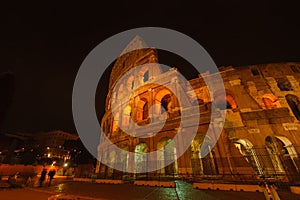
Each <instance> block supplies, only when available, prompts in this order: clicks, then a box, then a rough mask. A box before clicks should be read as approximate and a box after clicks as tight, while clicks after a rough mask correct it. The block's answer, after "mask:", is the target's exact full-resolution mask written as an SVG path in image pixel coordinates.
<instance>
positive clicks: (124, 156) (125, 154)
mask: <svg viewBox="0 0 300 200" xmlns="http://www.w3.org/2000/svg"><path fill="white" fill-rule="evenodd" d="M121 149H122V150H124V151H121V153H120V162H121V164H122V165H123V172H124V173H127V171H128V164H129V146H128V145H126V146H124V147H122V148H121Z"/></svg>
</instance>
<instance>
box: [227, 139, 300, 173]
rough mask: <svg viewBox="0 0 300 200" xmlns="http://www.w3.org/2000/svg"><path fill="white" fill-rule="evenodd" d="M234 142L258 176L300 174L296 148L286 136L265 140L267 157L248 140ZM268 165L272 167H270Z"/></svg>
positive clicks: (234, 140)
mask: <svg viewBox="0 0 300 200" xmlns="http://www.w3.org/2000/svg"><path fill="white" fill-rule="evenodd" d="M232 142H233V144H234V146H235V148H237V149H238V151H239V152H240V154H241V155H242V156H243V157H244V159H245V161H246V162H247V163H249V165H251V166H252V168H253V170H254V171H255V172H256V173H257V174H258V175H261V176H266V175H271V174H291V173H296V174H299V172H300V171H299V170H300V166H299V164H300V163H299V158H298V154H297V152H296V150H295V147H294V146H293V144H292V143H291V141H290V140H289V139H288V138H286V137H284V136H267V137H266V138H265V148H266V152H267V155H265V154H264V153H262V149H256V148H254V146H253V144H252V143H251V142H250V141H249V140H247V139H233V140H232ZM257 150H258V151H259V152H257ZM268 163H271V164H272V165H271V166H270V165H268ZM293 178H295V177H293Z"/></svg>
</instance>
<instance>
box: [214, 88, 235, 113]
mask: <svg viewBox="0 0 300 200" xmlns="http://www.w3.org/2000/svg"><path fill="white" fill-rule="evenodd" d="M225 92H226V93H224V92H223V91H216V92H215V93H214V101H215V104H216V107H217V108H219V109H235V108H237V107H238V106H237V103H236V101H235V99H234V95H233V94H232V93H231V92H230V91H228V90H225ZM225 100H226V101H225Z"/></svg>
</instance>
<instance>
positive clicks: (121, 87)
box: [117, 83, 124, 100]
mask: <svg viewBox="0 0 300 200" xmlns="http://www.w3.org/2000/svg"><path fill="white" fill-rule="evenodd" d="M123 92H124V85H123V83H122V84H121V85H120V86H119V88H118V94H117V97H118V100H120V99H121V98H122V97H123Z"/></svg>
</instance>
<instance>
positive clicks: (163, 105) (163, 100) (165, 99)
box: [154, 89, 172, 116]
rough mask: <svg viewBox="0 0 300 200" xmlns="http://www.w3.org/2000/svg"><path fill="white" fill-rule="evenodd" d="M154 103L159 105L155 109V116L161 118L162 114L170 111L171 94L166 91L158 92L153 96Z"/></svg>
mask: <svg viewBox="0 0 300 200" xmlns="http://www.w3.org/2000/svg"><path fill="white" fill-rule="evenodd" d="M154 103H155V104H157V105H160V106H156V107H155V114H156V115H157V116H161V114H162V113H164V112H165V111H168V110H169V109H171V105H172V102H171V92H170V91H169V90H167V89H162V90H160V91H159V92H157V93H156V95H155V102H154ZM169 111H170V110H169Z"/></svg>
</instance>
